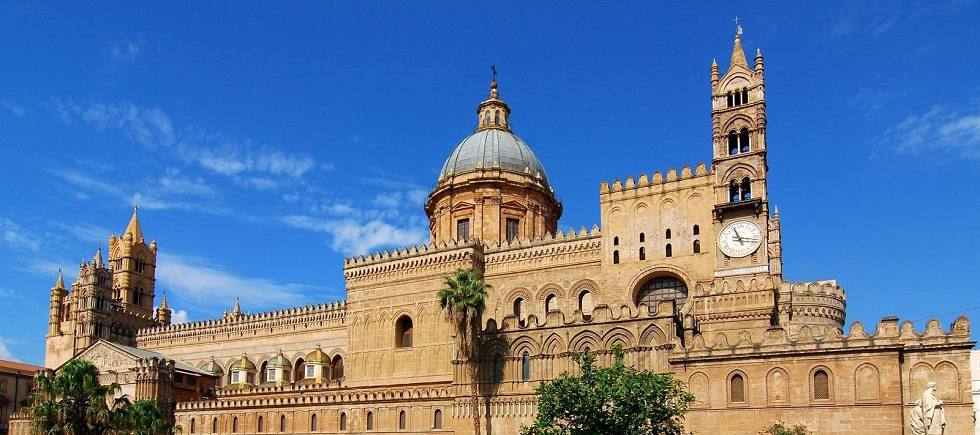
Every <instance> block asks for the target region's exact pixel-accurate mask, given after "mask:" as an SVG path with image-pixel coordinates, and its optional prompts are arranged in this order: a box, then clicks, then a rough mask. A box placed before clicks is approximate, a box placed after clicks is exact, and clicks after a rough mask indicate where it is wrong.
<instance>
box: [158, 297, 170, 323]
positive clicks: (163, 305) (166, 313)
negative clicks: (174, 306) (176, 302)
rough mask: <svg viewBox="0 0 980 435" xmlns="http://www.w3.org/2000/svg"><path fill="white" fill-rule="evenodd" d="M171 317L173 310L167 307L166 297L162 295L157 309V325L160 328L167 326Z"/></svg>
mask: <svg viewBox="0 0 980 435" xmlns="http://www.w3.org/2000/svg"><path fill="white" fill-rule="evenodd" d="M172 315H173V310H171V309H170V307H168V306H167V295H166V294H164V295H163V299H161V300H160V307H159V308H157V323H158V324H160V325H161V326H167V325H169V324H170V319H171V317H172Z"/></svg>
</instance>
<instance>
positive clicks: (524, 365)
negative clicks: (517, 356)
mask: <svg viewBox="0 0 980 435" xmlns="http://www.w3.org/2000/svg"><path fill="white" fill-rule="evenodd" d="M521 380H522V381H524V382H527V381H529V380H531V356H530V355H528V353H527V352H524V355H523V356H521Z"/></svg>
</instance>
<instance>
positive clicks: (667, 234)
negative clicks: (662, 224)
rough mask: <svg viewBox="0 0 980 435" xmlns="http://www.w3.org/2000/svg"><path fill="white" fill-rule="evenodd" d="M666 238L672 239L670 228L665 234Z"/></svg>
mask: <svg viewBox="0 0 980 435" xmlns="http://www.w3.org/2000/svg"><path fill="white" fill-rule="evenodd" d="M664 238H665V239H670V228H667V231H665V232H664Z"/></svg>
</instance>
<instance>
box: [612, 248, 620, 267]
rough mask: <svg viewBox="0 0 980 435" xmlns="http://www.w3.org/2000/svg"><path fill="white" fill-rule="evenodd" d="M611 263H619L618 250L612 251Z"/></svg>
mask: <svg viewBox="0 0 980 435" xmlns="http://www.w3.org/2000/svg"><path fill="white" fill-rule="evenodd" d="M613 264H619V251H613Z"/></svg>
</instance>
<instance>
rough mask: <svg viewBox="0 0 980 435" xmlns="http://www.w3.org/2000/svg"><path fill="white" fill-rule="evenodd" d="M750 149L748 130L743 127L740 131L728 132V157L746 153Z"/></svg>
mask: <svg viewBox="0 0 980 435" xmlns="http://www.w3.org/2000/svg"><path fill="white" fill-rule="evenodd" d="M750 149H751V146H750V143H749V129H747V128H744V127H743V128H742V130H740V131H735V130H732V131H729V132H728V155H735V154H738V153H747V152H749V150H750Z"/></svg>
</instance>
